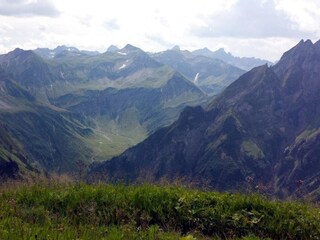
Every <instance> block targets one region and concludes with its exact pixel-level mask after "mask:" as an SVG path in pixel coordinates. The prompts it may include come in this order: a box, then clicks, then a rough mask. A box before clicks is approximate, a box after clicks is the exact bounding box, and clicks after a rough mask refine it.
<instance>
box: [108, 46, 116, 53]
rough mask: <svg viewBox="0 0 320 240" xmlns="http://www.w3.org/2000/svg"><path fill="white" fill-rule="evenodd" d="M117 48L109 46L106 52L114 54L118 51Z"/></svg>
mask: <svg viewBox="0 0 320 240" xmlns="http://www.w3.org/2000/svg"><path fill="white" fill-rule="evenodd" d="M118 50H119V48H118V47H117V46H115V45H110V47H108V49H107V52H116V51H118Z"/></svg>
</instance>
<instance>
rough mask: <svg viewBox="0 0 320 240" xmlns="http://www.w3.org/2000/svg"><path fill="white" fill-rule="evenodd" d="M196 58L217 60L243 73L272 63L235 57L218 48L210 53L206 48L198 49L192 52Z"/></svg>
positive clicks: (252, 58)
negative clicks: (241, 70) (203, 57)
mask: <svg viewBox="0 0 320 240" xmlns="http://www.w3.org/2000/svg"><path fill="white" fill-rule="evenodd" d="M192 53H193V54H194V55H196V56H205V57H209V58H213V59H219V60H221V61H223V62H225V63H228V64H230V65H233V66H235V67H238V68H240V69H243V70H245V71H249V70H251V69H252V68H254V67H257V66H261V65H264V64H268V65H269V66H270V65H272V64H273V63H272V62H270V61H268V60H264V59H260V58H254V57H235V56H233V55H232V54H231V53H229V52H226V51H225V49H224V48H220V49H218V50H216V51H214V52H212V51H210V50H209V49H208V48H202V49H198V50H195V51H193V52H192Z"/></svg>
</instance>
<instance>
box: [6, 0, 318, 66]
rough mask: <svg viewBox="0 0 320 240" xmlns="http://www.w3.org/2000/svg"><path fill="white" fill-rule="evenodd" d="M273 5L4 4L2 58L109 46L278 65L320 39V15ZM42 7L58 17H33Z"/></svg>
mask: <svg viewBox="0 0 320 240" xmlns="http://www.w3.org/2000/svg"><path fill="white" fill-rule="evenodd" d="M274 1H275V2H274V4H273V2H272V0H215V1H212V0H188V1H183V2H182V1H172V0H162V1H160V0H135V1H129V0H117V1H101V0H90V1H88V0H67V1H66V0H52V1H51V2H49V1H46V0H41V1H40V0H0V15H1V10H2V11H4V10H3V9H8V6H9V5H8V4H11V13H10V16H8V15H9V14H6V15H5V16H4V13H2V16H0V34H1V35H0V51H1V52H7V51H10V50H12V49H13V48H15V47H21V48H24V49H34V48H36V47H50V48H54V47H56V46H57V45H62V44H65V45H70V46H75V47H77V48H80V49H88V50H98V51H101V52H103V51H105V50H106V49H107V48H108V46H109V45H111V44H115V45H117V46H124V45H126V44H127V43H131V44H133V45H136V46H137V47H140V48H142V49H144V50H146V51H159V50H164V49H167V48H171V47H172V46H174V45H180V46H181V48H182V49H190V50H193V49H196V48H202V47H209V48H210V49H213V50H214V49H217V48H219V47H225V48H226V49H228V50H230V51H231V52H233V53H235V54H237V55H241V56H257V57H260V58H268V59H271V60H276V59H277V58H279V57H280V55H281V53H282V52H284V51H286V50H287V49H288V47H289V46H292V45H293V44H294V43H296V42H297V41H299V38H308V37H311V38H312V39H313V40H316V38H317V36H318V37H319V35H318V34H319V33H320V32H319V29H320V25H319V24H320V19H319V16H320V9H319V4H318V0H308V1H306V0H274ZM40 2H41V4H43V6H44V5H45V4H48V6H51V7H52V6H53V8H52V9H54V10H55V12H58V13H59V15H58V16H57V15H54V14H51V15H50V14H48V12H47V14H45V12H46V11H40V10H37V11H35V10H33V11H31V8H30V6H31V5H32V6H35V5H38V6H40V5H39V4H40ZM249 3H250V4H249ZM3 6H5V7H3ZM12 6H15V7H12ZM17 6H21V7H17ZM14 9H15V11H13V10H14ZM39 9H40V8H39ZM49 9H50V8H49ZM49 12H50V11H49ZM40 13H42V14H40ZM227 13H228V14H227ZM47 16H56V17H54V18H52V17H49V18H48V17H47ZM221 19H224V20H227V21H226V22H221V21H222V20H221ZM241 20H242V21H241ZM251 22H253V23H251ZM226 23H228V24H226ZM212 26H218V27H217V28H215V29H214V31H215V34H211V35H210V34H207V36H206V37H204V35H205V33H204V32H203V33H201V31H200V30H205V29H208V28H210V27H212ZM241 29H244V30H242V32H241V31H240V30H241ZM191 30H193V31H191ZM196 30H197V31H198V32H197V31H196ZM195 33H197V34H195ZM239 36H241V38H240V37H239Z"/></svg>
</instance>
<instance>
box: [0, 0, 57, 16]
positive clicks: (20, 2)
mask: <svg viewBox="0 0 320 240" xmlns="http://www.w3.org/2000/svg"><path fill="white" fill-rule="evenodd" d="M0 15H4V16H48V17H54V16H57V15H59V12H58V10H57V9H56V8H55V6H54V5H53V4H52V3H51V2H50V1H49V0H0Z"/></svg>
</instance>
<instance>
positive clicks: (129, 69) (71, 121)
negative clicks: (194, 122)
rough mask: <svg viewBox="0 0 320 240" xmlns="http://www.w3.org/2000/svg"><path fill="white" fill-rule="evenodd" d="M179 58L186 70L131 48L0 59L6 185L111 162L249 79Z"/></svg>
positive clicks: (41, 51)
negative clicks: (190, 109) (237, 82)
mask: <svg viewBox="0 0 320 240" xmlns="http://www.w3.org/2000/svg"><path fill="white" fill-rule="evenodd" d="M175 54H177V55H178V56H180V55H181V56H182V57H183V61H184V63H183V64H184V65H183V66H181V67H180V68H175V67H174V66H175V65H177V64H175V63H174V61H176V62H178V61H180V58H177V59H172V61H171V62H170V63H167V62H166V61H160V60H161V59H158V57H157V56H158V55H163V54H162V53H159V54H149V53H146V52H144V51H142V50H141V49H139V48H136V47H134V46H132V45H129V44H128V45H126V46H125V47H124V48H123V49H118V48H117V47H115V46H111V47H109V48H108V50H107V51H106V52H105V53H99V52H90V51H83V50H79V49H77V48H74V47H66V46H59V47H57V48H55V49H46V48H38V49H36V50H34V51H31V50H27V51H26V50H22V49H15V50H14V51H11V52H9V53H7V54H4V55H0V93H1V94H0V126H1V127H0V176H1V178H19V179H20V178H24V177H26V176H37V175H38V174H39V173H49V174H50V173H58V174H60V173H70V174H72V173H74V172H76V171H77V169H78V167H79V163H81V164H83V165H87V164H90V163H92V162H96V161H101V160H108V159H110V158H112V157H114V156H116V155H119V154H120V153H122V152H123V151H124V150H126V149H127V148H129V147H131V146H133V145H135V144H137V143H139V142H141V141H142V140H144V139H145V138H146V137H147V136H149V135H150V134H152V133H153V132H155V131H156V130H158V129H159V128H162V127H164V126H168V125H170V124H172V123H173V122H174V121H175V120H177V119H178V116H179V114H180V113H181V111H182V110H183V109H184V108H185V107H186V106H196V105H202V104H204V105H205V104H206V102H207V101H208V99H212V97H213V96H212V95H214V94H217V93H219V92H220V91H221V90H222V89H224V88H225V87H226V86H227V84H229V83H230V82H232V81H234V80H236V78H238V77H239V76H240V75H241V74H242V73H244V71H243V70H241V69H238V68H236V67H233V66H231V65H229V64H227V63H224V62H222V61H220V60H217V59H212V58H207V57H198V56H196V55H192V54H191V53H190V52H188V54H187V55H188V56H187V57H186V56H185V53H184V52H183V51H180V50H179V51H176V52H175ZM197 59H199V60H197ZM196 62H199V64H196ZM189 66H192V72H191V73H192V74H187V73H188V71H187V70H184V68H185V69H187V68H188V67H189ZM210 69H212V70H210ZM215 69H217V70H215ZM197 72H199V73H200V75H199V74H198V79H199V81H194V77H195V75H197V74H196V73H197ZM202 80H203V81H204V82H205V84H202ZM207 89H210V91H208V90H207ZM211 89H212V90H211ZM208 92H209V93H210V94H207V93H208Z"/></svg>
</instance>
